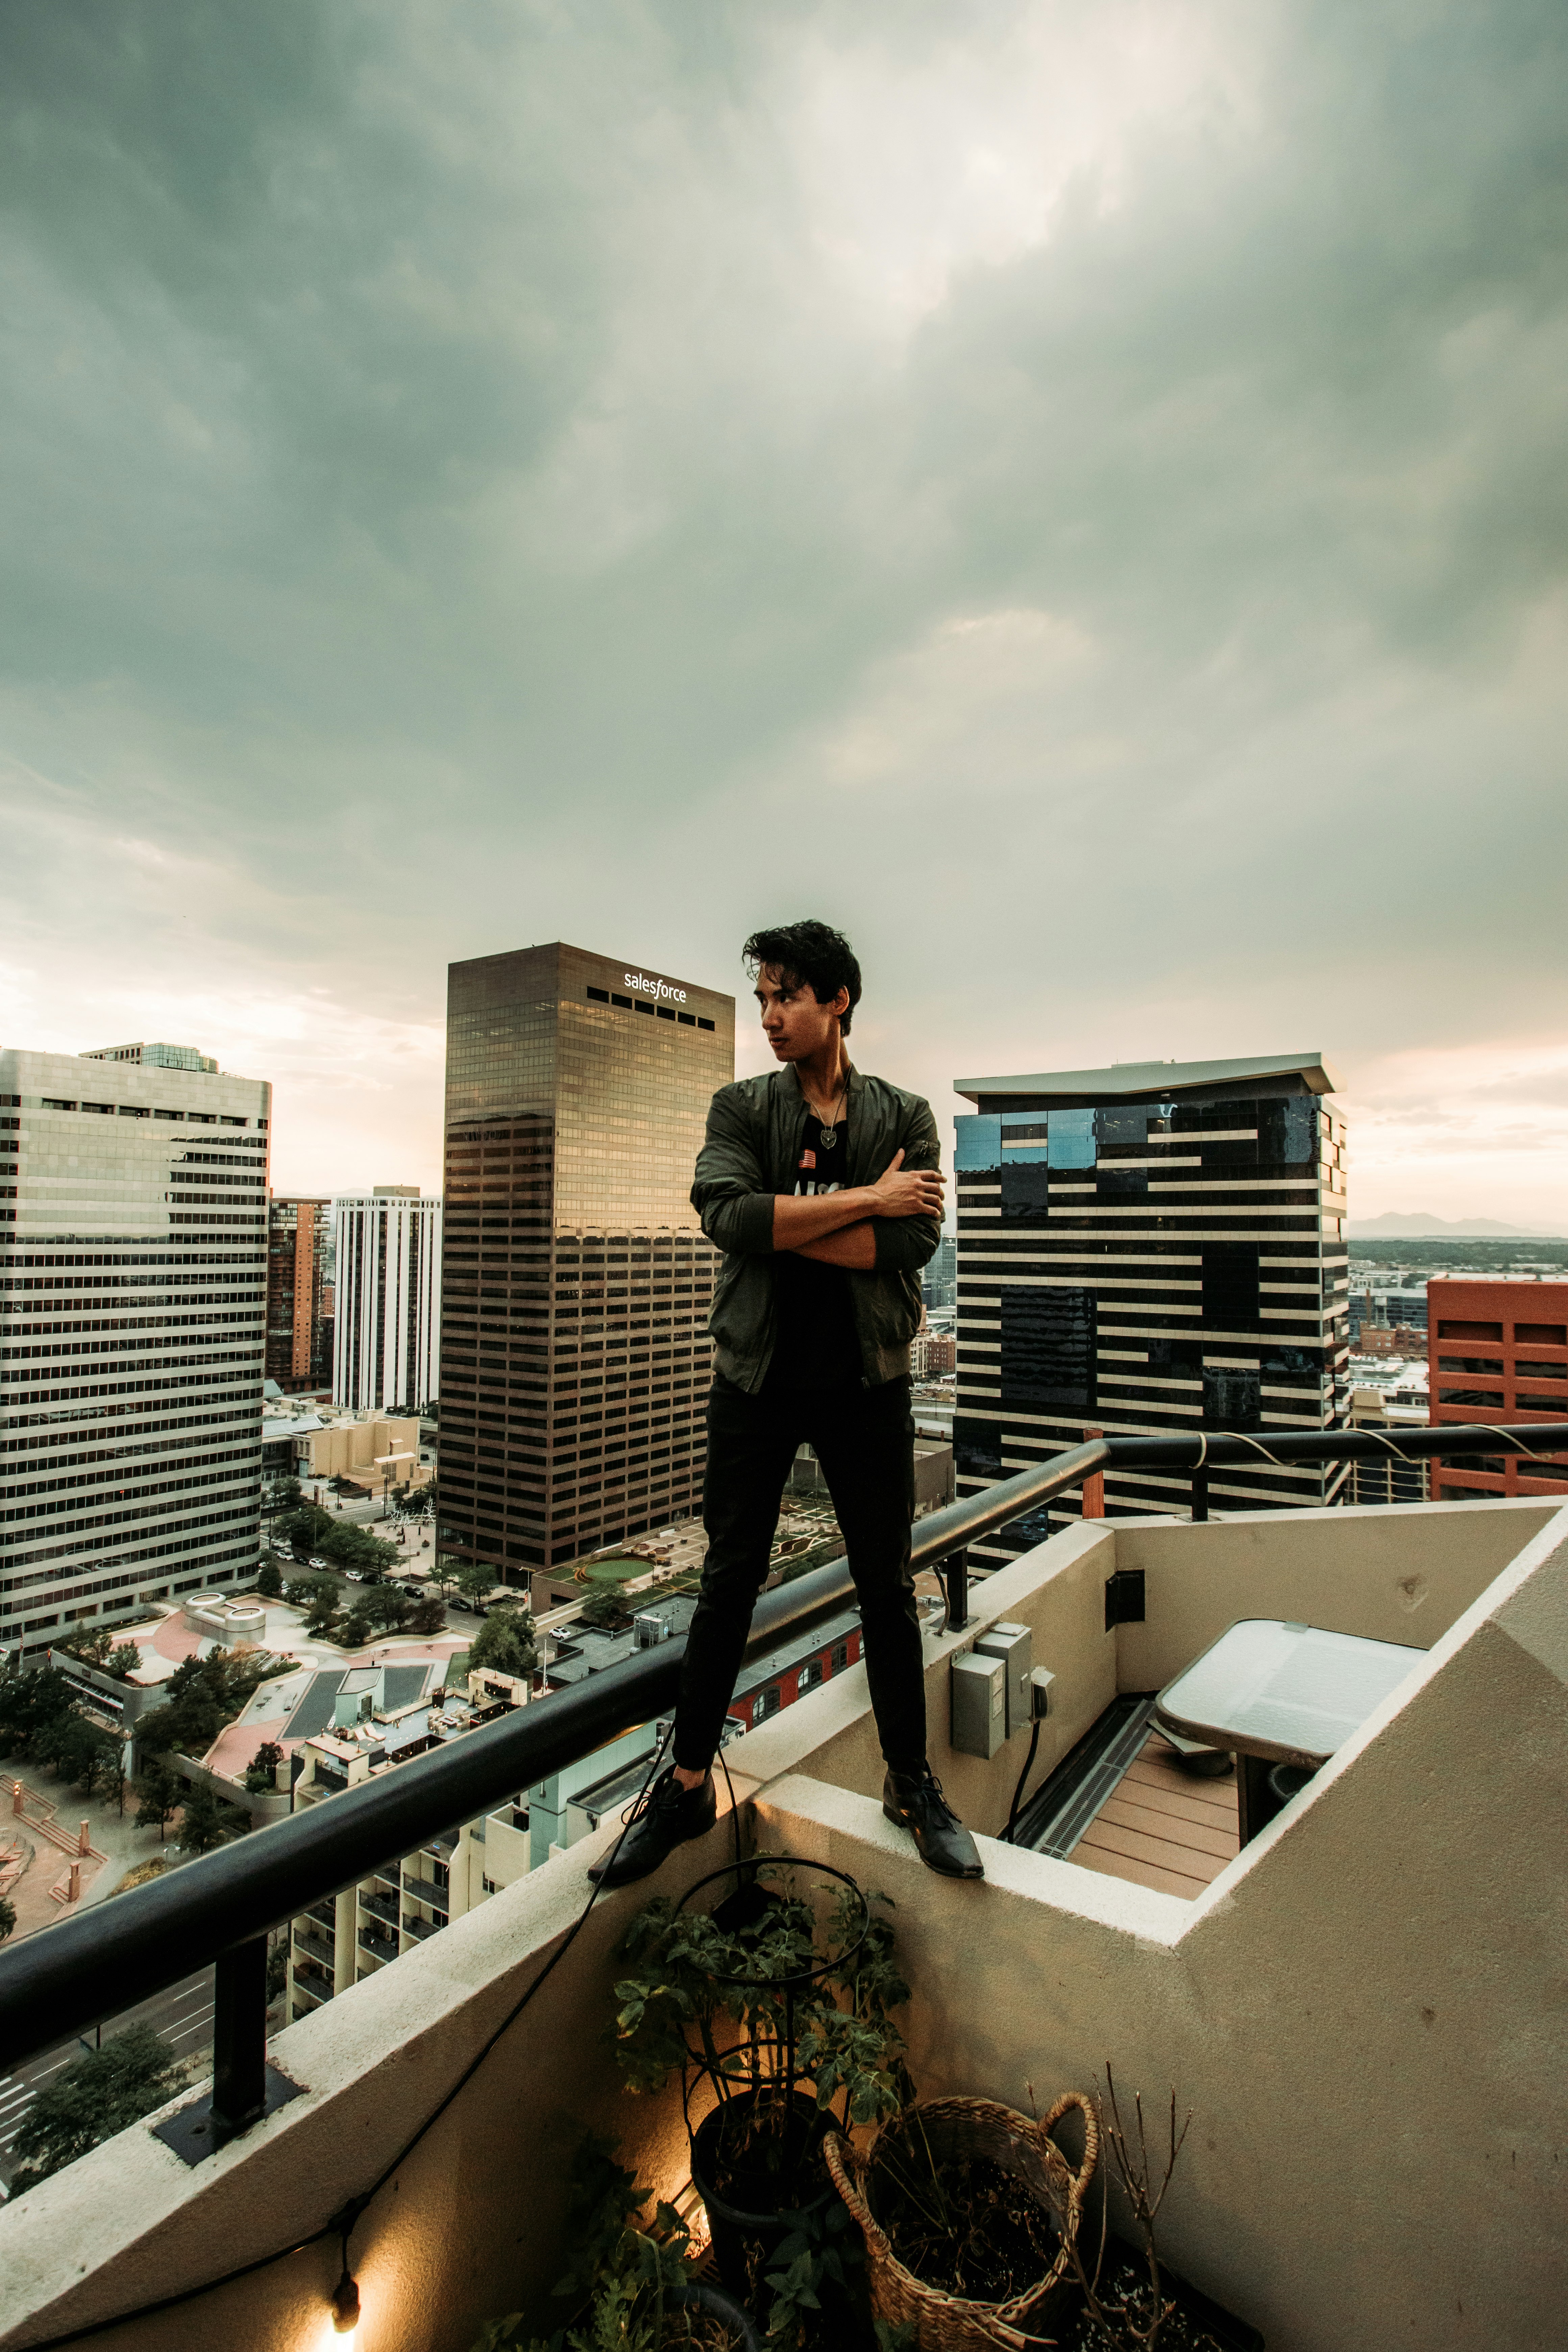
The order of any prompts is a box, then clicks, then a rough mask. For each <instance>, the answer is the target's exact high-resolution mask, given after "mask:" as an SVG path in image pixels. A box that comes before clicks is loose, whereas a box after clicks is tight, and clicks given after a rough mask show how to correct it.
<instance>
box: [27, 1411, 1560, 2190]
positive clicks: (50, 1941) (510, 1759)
mask: <svg viewBox="0 0 1568 2352" xmlns="http://www.w3.org/2000/svg"><path fill="white" fill-rule="evenodd" d="M1500 1451H1501V1452H1504V1453H1514V1454H1528V1455H1536V1456H1547V1455H1551V1454H1568V1423H1556V1422H1547V1423H1542V1422H1531V1423H1518V1424H1510V1425H1507V1426H1492V1427H1485V1426H1482V1425H1479V1424H1475V1423H1440V1424H1439V1425H1437V1426H1436V1427H1435V1428H1428V1429H1413V1430H1401V1431H1400V1432H1399V1433H1397V1436H1396V1437H1395V1436H1394V1435H1393V1434H1392V1433H1388V1432H1384V1431H1382V1430H1350V1429H1341V1430H1324V1431H1317V1430H1314V1431H1310V1432H1305V1433H1296V1432H1291V1433H1282V1432H1278V1431H1274V1430H1269V1431H1267V1432H1263V1433H1258V1435H1256V1436H1253V1435H1250V1434H1247V1433H1239V1432H1224V1433H1219V1432H1215V1433H1208V1432H1204V1431H1194V1432H1191V1433H1188V1432H1183V1433H1181V1434H1179V1435H1174V1436H1165V1437H1146V1436H1136V1437H1097V1438H1091V1439H1089V1441H1088V1442H1087V1443H1086V1444H1082V1445H1075V1446H1072V1447H1070V1448H1069V1449H1068V1451H1067V1452H1065V1453H1062V1454H1056V1455H1053V1456H1052V1457H1051V1459H1050V1460H1048V1461H1047V1462H1043V1463H1041V1464H1039V1465H1037V1467H1036V1468H1033V1469H1030V1470H1025V1471H1021V1472H1020V1473H1019V1474H1018V1475H1017V1476H1016V1477H1013V1478H1006V1479H1003V1480H1001V1481H1000V1482H999V1483H998V1484H997V1485H995V1486H989V1487H987V1488H986V1489H985V1491H984V1493H983V1494H979V1495H972V1496H966V1497H965V1498H964V1499H963V1501H962V1502H958V1503H953V1504H951V1505H949V1507H947V1508H946V1509H945V1510H942V1511H933V1512H932V1513H931V1515H930V1517H927V1518H924V1519H921V1521H919V1522H918V1524H917V1525H916V1527H915V1528H914V1531H913V1540H912V1557H913V1562H914V1566H915V1567H916V1568H917V1569H927V1568H933V1567H937V1566H939V1565H940V1566H941V1567H942V1569H943V1570H944V1571H945V1581H946V1585H947V1591H948V1601H949V1623H950V1624H951V1625H952V1627H953V1628H954V1629H955V1630H956V1629H961V1628H962V1627H963V1625H964V1623H965V1622H967V1617H968V1600H967V1595H968V1574H967V1567H966V1547H967V1546H968V1545H970V1544H971V1543H974V1542H977V1541H978V1540H979V1539H980V1538H983V1537H984V1536H989V1535H994V1534H996V1533H997V1532H998V1531H999V1530H1000V1529H1002V1528H1005V1527H1007V1526H1008V1525H1009V1524H1010V1523H1011V1522H1012V1521H1013V1520H1015V1519H1018V1518H1022V1517H1026V1515H1027V1514H1029V1513H1031V1512H1034V1511H1037V1510H1038V1509H1039V1508H1040V1507H1041V1505H1042V1504H1045V1503H1047V1502H1049V1501H1051V1500H1052V1499H1053V1497H1055V1496H1059V1495H1064V1494H1068V1493H1070V1492H1071V1491H1072V1490H1073V1489H1075V1488H1078V1487H1080V1486H1082V1485H1083V1483H1084V1481H1085V1480H1086V1479H1088V1478H1091V1477H1093V1476H1094V1475H1096V1474H1097V1473H1101V1472H1104V1471H1106V1470H1112V1471H1116V1470H1137V1469H1152V1468H1162V1469H1166V1470H1178V1471H1179V1470H1184V1471H1186V1472H1187V1473H1188V1474H1189V1475H1190V1477H1191V1479H1192V1509H1193V1517H1194V1518H1204V1517H1206V1516H1207V1510H1208V1474H1209V1472H1210V1471H1211V1470H1216V1469H1221V1468H1233V1467H1236V1466H1237V1465H1244V1464H1247V1463H1256V1462H1257V1461H1258V1459H1259V1458H1260V1457H1261V1458H1262V1459H1264V1460H1266V1461H1268V1462H1270V1463H1272V1464H1273V1465H1275V1466H1277V1467H1282V1466H1285V1465H1290V1464H1296V1463H1309V1462H1334V1461H1344V1460H1355V1459H1361V1460H1368V1459H1384V1458H1388V1457H1390V1456H1396V1457H1400V1458H1404V1459H1412V1458H1416V1457H1421V1456H1428V1457H1429V1456H1431V1455H1434V1454H1444V1455H1447V1456H1450V1457H1452V1456H1455V1455H1461V1454H1497V1453H1499V1452H1500ZM1548 1475H1555V1476H1558V1477H1561V1478H1563V1479H1564V1480H1565V1481H1568V1462H1564V1463H1559V1464H1553V1465H1552V1467H1551V1469H1550V1470H1549V1472H1548ZM1388 1507H1389V1508H1392V1509H1398V1508H1400V1507H1401V1506H1399V1505H1397V1504H1395V1505H1390V1506H1388ZM853 1592H854V1587H853V1584H852V1582H851V1580H850V1577H849V1570H848V1566H847V1562H846V1561H845V1560H843V1559H838V1560H835V1561H831V1562H829V1563H828V1565H826V1567H823V1568H818V1569H815V1570H811V1571H810V1572H809V1573H808V1574H806V1575H805V1576H802V1577H800V1578H798V1579H797V1580H795V1582H793V1583H790V1584H785V1585H781V1586H779V1587H778V1588H777V1589H776V1590H775V1591H773V1592H768V1593H764V1594H763V1597H762V1599H761V1600H760V1601H758V1603H757V1608H756V1613H755V1616H754V1618H753V1620H752V1633H751V1639H750V1642H749V1643H748V1654H749V1655H757V1654H761V1653H763V1652H764V1651H766V1650H770V1649H773V1648H774V1647H776V1646H777V1644H778V1643H779V1641H780V1639H781V1638H782V1637H784V1635H787V1634H794V1633H804V1632H805V1631H807V1630H808V1629H809V1628H810V1627H812V1626H813V1625H816V1624H817V1623H819V1622H822V1621H823V1620H824V1619H826V1618H827V1617H830V1616H833V1615H834V1614H835V1613H837V1612H838V1611H839V1610H841V1609H842V1608H843V1606H844V1604H845V1602H846V1601H847V1600H849V1599H851V1598H852V1597H853ZM685 1646H686V1644H685V1639H684V1636H679V1635H678V1636H677V1637H675V1638H674V1639H672V1640H670V1641H668V1642H662V1643H659V1644H658V1646H657V1647H656V1648H654V1649H651V1650H642V1651H637V1652H635V1653H634V1654H633V1655H632V1656H630V1657H629V1658H627V1659H626V1660H625V1661H624V1662H623V1664H620V1665H618V1666H614V1667H610V1668H608V1669H607V1670H606V1671H605V1673H603V1674H597V1675H591V1676H590V1677H589V1678H588V1679H587V1680H586V1681H585V1682H582V1683H578V1684H576V1685H574V1686H573V1687H572V1688H571V1689H568V1690H564V1691H559V1692H556V1693H555V1694H553V1695H552V1696H551V1697H549V1698H548V1699H545V1700H542V1701H541V1702H539V1703H537V1704H535V1705H533V1706H527V1707H521V1708H518V1709H516V1710H514V1711H512V1712H511V1713H510V1714H508V1715H506V1716H503V1717H500V1718H499V1719H498V1720H497V1721H495V1722H493V1723H488V1724H485V1725H483V1726H481V1727H480V1728H479V1729H478V1730H476V1731H473V1732H470V1733H468V1735H467V1736H466V1737H465V1738H462V1739H460V1740H457V1741H454V1742H453V1743H452V1744H451V1745H450V1746H448V1747H445V1748H437V1749H434V1750H432V1751H431V1752H430V1753H428V1754H426V1755H424V1756H419V1757H416V1758H415V1759H414V1760H413V1761H412V1762H411V1763H408V1764H405V1765H404V1766H402V1767H401V1768H400V1769H398V1770H397V1771H396V1772H395V1773H387V1774H384V1776H382V1777H380V1778H378V1779H376V1780H368V1781H365V1782H363V1783H362V1784H361V1785H360V1786H359V1787H357V1788H353V1789H348V1790H344V1791H343V1793H342V1795H340V1796H336V1797H334V1798H333V1799H332V1801H331V1803H327V1804H319V1805H311V1806H310V1807H308V1808H306V1809H305V1810H304V1811H299V1812H296V1813H294V1814H292V1815H290V1816H289V1819H288V1820H286V1821H280V1822H273V1823H271V1824H269V1825H268V1827H267V1828H266V1829H263V1830H260V1831H258V1832H253V1833H252V1834H251V1835H250V1836H248V1837H246V1838H242V1839H239V1840H237V1841H236V1842H235V1843H233V1844H231V1845H226V1846H221V1847H219V1848H218V1849H217V1850H216V1852H215V1853H207V1854H203V1855H201V1856H199V1857H198V1858H197V1859H196V1860H195V1861H193V1862H191V1863H189V1864H186V1866H185V1867H184V1869H183V1870H179V1871H173V1872H170V1873H169V1874H167V1875H166V1876H164V1877H161V1878H156V1879H153V1880H150V1881H149V1882H148V1883H147V1885H143V1886H138V1887H133V1888H132V1889H131V1890H130V1891H129V1892H128V1893H126V1894H123V1895H119V1896H117V1897H116V1899H115V1901H114V1902H113V1903H112V1904H98V1905H94V1906H91V1907H90V1908H89V1909H87V1910H85V1911H81V1912H79V1913H78V1914H77V1915H76V1916H74V1917H73V1918H69V1919H62V1920H60V1921H59V1922H58V1924H57V1925H55V1926H54V1927H49V1928H47V1930H45V1931H42V1932H40V1933H39V1934H37V1935H34V1936H29V1937H26V1939H25V1940H24V1941H22V1942H20V1943H16V1944H8V1945H6V1946H5V1947H4V1948H0V2068H5V2069H7V2070H8V2069H10V2068H13V2067H15V2066H16V2065H17V2064H19V2063H21V2062H22V2061H23V2060H24V2059H26V2058H29V2057H32V2056H34V2055H35V2054H36V2053H38V2052H40V2051H43V2050H47V2049H50V2048H52V2047H53V2046H54V2045H55V2044H56V2043H58V2042H63V2041H65V2040H67V2039H68V2037H72V2036H75V2035H78V2034H80V2033H83V2032H86V2031H87V2029H88V2028H89V2027H90V2026H93V2025H95V2024H97V2023H99V2022H100V2021H102V2020H103V2019H106V2018H110V2017H113V2016H115V2015H117V2014H118V2013H119V2012H120V2011H122V2010H124V2009H126V2008H128V2007H131V2006H132V2005H133V2004H134V2003H136V2002H138V2001H141V2000H146V1999H147V1998H148V1996H149V1995H151V1994H153V1993H156V1992H159V1991H162V1990H165V1989H166V1988H167V1987H168V1986H169V1985H170V1984H172V1983H174V1982H175V1981H176V1980H177V1979H180V1978H183V1977H185V1976H188V1975H189V1974H190V1973H191V1971H192V1970H193V1969H200V1968H204V1967H205V1966H206V1965H207V1963H208V1962H216V1989H215V2015H214V2023H213V2093H212V2128H211V2131H210V2132H209V2133H208V2135H207V2146H208V2147H213V2146H215V2145H221V2144H222V2143H223V2142H224V2141H225V2140H226V2139H229V2138H233V2137H236V2136H237V2134H239V2133H241V2132H244V2131H247V2130H248V2129H249V2127H250V2126H251V2125H252V2124H254V2123H255V2122H257V2121H258V2119H259V2117H260V2116H261V2115H262V2114H263V2113H264V2111H265V2103H266V2033H267V2026H266V2009H267V1935H268V1930H269V1929H271V1928H273V1927H279V1926H280V1925H282V1924H283V1922H285V1921H286V1920H289V1919H293V1918H296V1917H298V1916H299V1915H300V1913H301V1912H303V1911H305V1910H307V1909H308V1908H309V1907H310V1906H311V1905H313V1904H318V1903H320V1902H321V1900H322V1898H323V1897H324V1896H326V1895H332V1894H336V1893H339V1892H341V1891H342V1889H344V1888H346V1887H349V1886H353V1885H357V1884H359V1883H360V1882H361V1881H363V1880H364V1879H366V1878H368V1877H371V1876H372V1875H374V1874H375V1873H376V1872H378V1871H379V1870H381V1869H382V1868H383V1867H384V1865H387V1864H390V1863H391V1862H392V1861H394V1860H395V1857H397V1856H400V1855H403V1854H406V1853H410V1852H411V1851H414V1850H416V1849H417V1848H418V1847H420V1846H422V1845H423V1846H432V1845H436V1844H437V1843H450V1842H451V1841H452V1840H453V1838H454V1837H455V1834H456V1833H455V1832H454V1831H453V1830H452V1828H451V1824H452V1823H453V1822H464V1821H468V1820H471V1819H473V1818H475V1817H477V1816H479V1815H483V1814H485V1813H488V1812H490V1811H494V1810H495V1809H496V1808H498V1807H499V1806H501V1805H503V1804H506V1803H508V1802H509V1801H510V1798H511V1795H512V1793H513V1791H514V1790H518V1789H521V1788H528V1787H531V1786H532V1785H533V1784H534V1783H535V1782H538V1781H541V1780H548V1779H549V1778H550V1776H551V1775H552V1773H555V1772H559V1771H560V1770H561V1769H563V1767H564V1766H566V1765H568V1764H574V1763H576V1762H578V1761H580V1759H582V1758H583V1757H584V1756H588V1755H591V1754H593V1753H594V1752H595V1750H596V1749H597V1748H602V1747H604V1746H605V1745H606V1744H607V1743H608V1742H609V1741H610V1740H612V1739H615V1738H618V1737H619V1735H620V1734H621V1733H623V1732H625V1731H626V1730H628V1729H631V1728H633V1727H635V1726H637V1725H638V1724H642V1723H647V1722H648V1721H650V1720H651V1719H652V1718H653V1717H657V1716H658V1715H661V1714H668V1712H669V1710H670V1709H671V1708H672V1707H673V1706H674V1704H675V1700H676V1696H677V1693H678V1689H679V1680H680V1665H681V1659H682V1656H683V1654H684V1652H685ZM445 1907H446V1906H445V1904H444V1903H443V1905H442V1908H443V1909H444V1908H445ZM413 1932H415V1933H416V1934H417V1932H418V1931H417V1928H416V1929H414V1931H413Z"/></svg>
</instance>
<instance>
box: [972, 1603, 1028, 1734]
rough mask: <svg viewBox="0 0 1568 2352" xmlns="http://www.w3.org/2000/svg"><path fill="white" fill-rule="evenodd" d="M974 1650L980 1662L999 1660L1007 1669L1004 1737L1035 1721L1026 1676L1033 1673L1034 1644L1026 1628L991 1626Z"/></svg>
mask: <svg viewBox="0 0 1568 2352" xmlns="http://www.w3.org/2000/svg"><path fill="white" fill-rule="evenodd" d="M974 1647H975V1650H976V1651H977V1653H978V1654H979V1655H980V1656H981V1657H983V1658H1000V1659H1001V1661H1002V1663H1003V1665H1004V1666H1005V1669H1006V1690H1007V1737H1008V1738H1009V1739H1011V1738H1012V1737H1013V1734H1014V1733H1015V1732H1016V1731H1022V1730H1024V1729H1025V1728H1026V1726H1027V1725H1028V1724H1029V1723H1031V1722H1032V1721H1033V1719H1034V1708H1033V1704H1032V1701H1031V1698H1030V1695H1029V1676H1030V1674H1031V1673H1032V1672H1033V1670H1034V1664H1035V1661H1034V1655H1033V1652H1034V1641H1033V1638H1032V1636H1031V1634H1030V1633H1029V1629H1028V1627H1027V1626H1026V1625H993V1626H992V1627H991V1628H990V1630H989V1631H988V1632H986V1633H980V1634H977V1635H976V1637H975V1643H974Z"/></svg>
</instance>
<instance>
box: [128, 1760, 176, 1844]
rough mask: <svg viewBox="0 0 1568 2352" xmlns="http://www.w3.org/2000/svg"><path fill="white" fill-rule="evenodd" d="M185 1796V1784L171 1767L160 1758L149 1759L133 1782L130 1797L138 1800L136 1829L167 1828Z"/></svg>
mask: <svg viewBox="0 0 1568 2352" xmlns="http://www.w3.org/2000/svg"><path fill="white" fill-rule="evenodd" d="M184 1793H185V1783H184V1780H183V1779H182V1778H181V1776H180V1774H179V1773H178V1772H176V1771H175V1769H174V1766H173V1765H172V1764H170V1763H169V1762H167V1760H166V1759H164V1758H163V1757H162V1756H149V1757H148V1759H147V1760H146V1762H145V1763H144V1764H143V1765H142V1769H141V1771H140V1772H139V1773H138V1774H137V1776H136V1779H135V1780H133V1781H132V1796H134V1797H135V1799H136V1800H137V1804H136V1826H137V1828H138V1829H139V1830H160V1831H162V1830H163V1829H166V1828H167V1826H168V1823H169V1818H170V1816H171V1814H173V1813H174V1812H176V1811H178V1810H179V1807H180V1804H181V1801H182V1800H183V1799H184Z"/></svg>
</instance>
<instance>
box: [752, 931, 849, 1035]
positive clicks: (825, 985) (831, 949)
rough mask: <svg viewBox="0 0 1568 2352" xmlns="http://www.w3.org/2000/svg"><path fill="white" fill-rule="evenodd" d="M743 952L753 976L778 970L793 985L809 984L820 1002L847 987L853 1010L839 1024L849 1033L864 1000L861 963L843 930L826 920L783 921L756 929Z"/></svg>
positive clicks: (830, 999)
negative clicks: (812, 921) (761, 929)
mask: <svg viewBox="0 0 1568 2352" xmlns="http://www.w3.org/2000/svg"><path fill="white" fill-rule="evenodd" d="M741 953H742V956H743V957H744V959H745V961H746V963H747V965H748V967H749V968H750V971H751V973H752V978H753V980H754V979H755V978H756V975H757V974H758V972H760V971H770V970H771V971H776V972H777V973H778V975H779V978H780V979H781V980H782V981H784V982H788V983H789V984H790V985H792V986H794V987H795V988H800V987H803V986H804V987H805V988H809V989H810V991H811V992H812V994H813V996H815V997H816V1001H817V1003H818V1004H831V1003H832V1002H833V1000H834V998H835V997H836V996H837V993H838V992H839V990H840V989H841V988H847V990H848V991H849V1010H848V1012H847V1013H845V1015H844V1017H843V1020H842V1022H841V1023H840V1024H839V1025H840V1027H841V1028H842V1030H843V1032H844V1034H845V1035H846V1036H847V1035H848V1034H849V1024H850V1022H851V1020H852V1019H853V1018H854V1014H855V1007H856V1006H857V1005H858V1003H859V1002H860V967H859V965H858V963H857V961H856V960H855V950H854V949H853V948H852V947H851V946H850V944H849V942H848V940H847V939H846V938H845V936H844V934H843V932H842V931H834V930H830V929H828V927H827V925H826V923H779V924H776V925H775V926H774V928H773V929H772V930H767V931H753V932H752V936H751V938H750V939H749V940H747V941H746V944H745V946H744V947H743V948H742V950H741Z"/></svg>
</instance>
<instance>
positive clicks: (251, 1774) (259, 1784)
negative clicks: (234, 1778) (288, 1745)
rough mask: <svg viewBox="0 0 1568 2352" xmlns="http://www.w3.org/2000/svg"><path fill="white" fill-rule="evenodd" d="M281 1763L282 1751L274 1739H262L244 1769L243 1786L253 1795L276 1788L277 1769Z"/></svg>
mask: <svg viewBox="0 0 1568 2352" xmlns="http://www.w3.org/2000/svg"><path fill="white" fill-rule="evenodd" d="M282 1761H283V1750H282V1749H281V1748H279V1745H278V1742H277V1741H276V1740H275V1739H264V1740H263V1741H262V1743H261V1745H260V1747H259V1748H258V1749H257V1751H256V1753H255V1755H254V1756H253V1757H252V1758H251V1759H250V1761H249V1763H248V1764H247V1766H246V1768H245V1785H246V1787H247V1789H248V1790H250V1791H251V1792H252V1794H253V1795H256V1796H259V1795H260V1793H261V1791H262V1790H264V1789H276V1788H277V1786H278V1767H279V1764H281V1763H282Z"/></svg>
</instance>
